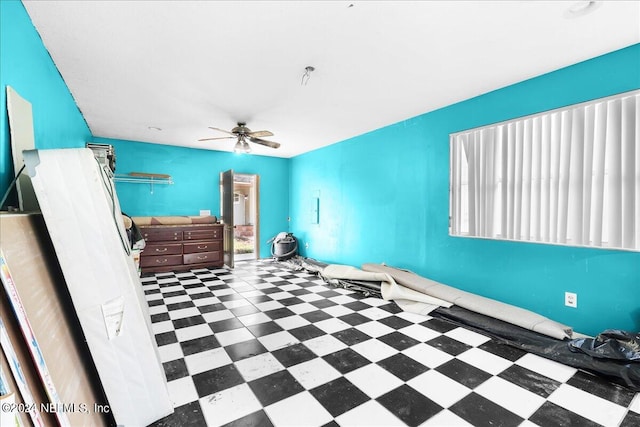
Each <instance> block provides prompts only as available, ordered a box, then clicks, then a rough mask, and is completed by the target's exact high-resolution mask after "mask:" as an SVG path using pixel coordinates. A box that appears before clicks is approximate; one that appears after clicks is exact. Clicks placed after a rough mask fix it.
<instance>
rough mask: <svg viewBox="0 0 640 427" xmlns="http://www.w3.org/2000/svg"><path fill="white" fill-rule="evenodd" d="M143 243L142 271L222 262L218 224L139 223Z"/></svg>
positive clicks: (220, 231)
mask: <svg viewBox="0 0 640 427" xmlns="http://www.w3.org/2000/svg"><path fill="white" fill-rule="evenodd" d="M139 228H140V232H141V233H142V237H144V240H145V242H146V246H145V248H144V250H143V251H142V253H141V254H140V269H141V270H142V272H143V273H160V272H167V271H184V270H191V269H194V268H203V267H221V266H222V265H223V249H222V248H223V245H222V239H223V237H222V236H223V235H222V228H223V226H222V225H221V224H190V225H145V226H139Z"/></svg>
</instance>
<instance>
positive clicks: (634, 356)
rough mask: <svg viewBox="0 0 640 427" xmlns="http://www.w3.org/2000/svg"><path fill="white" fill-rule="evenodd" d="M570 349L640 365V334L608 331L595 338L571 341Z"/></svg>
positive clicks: (601, 357) (615, 330) (616, 330)
mask: <svg viewBox="0 0 640 427" xmlns="http://www.w3.org/2000/svg"><path fill="white" fill-rule="evenodd" d="M569 349H570V350H571V351H573V352H582V353H585V354H588V355H590V356H592V357H597V358H599V359H612V360H625V361H630V362H639V363H640V333H632V332H627V331H621V330H618V329H607V330H605V331H603V332H602V333H600V334H599V335H598V336H597V337H595V338H578V339H574V340H571V341H570V342H569Z"/></svg>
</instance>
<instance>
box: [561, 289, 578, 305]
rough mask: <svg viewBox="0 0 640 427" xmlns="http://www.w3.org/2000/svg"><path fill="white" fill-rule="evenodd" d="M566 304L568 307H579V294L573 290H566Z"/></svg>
mask: <svg viewBox="0 0 640 427" xmlns="http://www.w3.org/2000/svg"><path fill="white" fill-rule="evenodd" d="M564 305H566V306H567V307H573V308H578V294H576V293H573V292H565V293H564Z"/></svg>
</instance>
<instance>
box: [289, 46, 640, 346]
mask: <svg viewBox="0 0 640 427" xmlns="http://www.w3.org/2000/svg"><path fill="white" fill-rule="evenodd" d="M637 88H640V45H634V46H631V47H629V48H626V49H622V50H619V51H616V52H613V53H610V54H608V55H604V56H601V57H598V58H595V59H592V60H589V61H586V62H583V63H579V64H576V65H573V66H571V67H568V68H564V69H561V70H558V71H555V72H552V73H549V74H546V75H543V76H541V77H537V78H534V79H531V80H527V81H525V82H522V83H519V84H516V85H513V86H509V87H506V88H503V89H500V90H496V91H494V92H491V93H487V94H485V95H482V96H479V97H476V98H473V99H470V100H467V101H464V102H460V103H458V104H455V105H451V106H449V107H446V108H443V109H440V110H437V111H434V112H431V113H427V114H424V115H421V116H418V117H415V118H411V119H408V120H405V121H403V122H400V123H396V124H394V125H392V126H388V127H385V128H382V129H378V130H376V131H373V132H370V133H367V134H365V135H361V136H359V137H356V138H353V139H350V140H347V141H344V142H341V143H339V144H335V145H332V146H329V147H325V148H323V149H319V150H316V151H313V152H310V153H306V154H304V155H301V156H298V157H295V158H294V159H292V162H291V187H290V191H291V199H290V204H291V231H293V232H294V233H295V234H296V235H297V236H299V238H300V239H301V246H302V248H303V249H302V250H303V253H304V254H305V255H307V256H310V257H313V258H316V259H319V260H323V261H326V262H335V263H342V264H350V265H355V266H359V265H360V264H362V263H365V262H375V263H380V262H385V263H387V264H389V265H394V266H398V267H402V268H407V269H410V270H412V271H414V272H416V273H418V274H421V275H424V276H427V277H430V278H432V279H435V280H438V281H440V282H443V283H446V284H449V285H453V286H457V287H460V288H462V289H465V290H467V291H471V292H474V293H478V294H480V295H484V296H488V297H491V298H495V299H498V300H500V301H504V302H507V303H511V304H514V305H518V306H521V307H525V308H528V309H530V310H533V311H536V312H538V313H541V314H543V315H545V316H548V317H550V318H552V319H555V320H557V321H560V322H563V323H566V324H569V325H572V326H573V327H574V328H575V329H576V330H578V331H580V332H583V333H588V334H596V333H598V332H600V331H602V330H603V329H606V328H621V329H626V330H635V331H638V330H640V254H639V253H632V252H621V251H609V250H601V249H584V248H572V247H561V246H551V245H540V244H529V243H517V242H505V241H492V240H480V239H471V238H461V237H450V236H449V235H448V215H449V193H448V186H449V134H450V133H453V132H457V131H461V130H464V129H469V128H473V127H476V126H481V125H486V124H490V123H494V122H499V121H502V120H507V119H511V118H515V117H519V116H523V115H528V114H533V113H537V112H540V111H545V110H549V109H554V108H558V107H561V106H565V105H569V104H573V103H577V102H582V101H587V100H590V99H594V98H599V97H603V96H607V95H612V94H615V93H619V92H624V91H628V90H632V89H637ZM318 195H319V198H320V222H319V224H314V223H313V215H312V213H311V212H312V206H313V200H314V198H315V197H316V196H318ZM305 244H308V249H305ZM565 291H570V292H576V293H577V294H578V308H577V309H575V308H569V307H565V306H564V293H565Z"/></svg>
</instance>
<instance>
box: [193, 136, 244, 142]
mask: <svg viewBox="0 0 640 427" xmlns="http://www.w3.org/2000/svg"><path fill="white" fill-rule="evenodd" d="M233 138H235V135H234V136H219V137H216V138H202V139H199V140H198V141H213V140H214V139H233Z"/></svg>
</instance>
